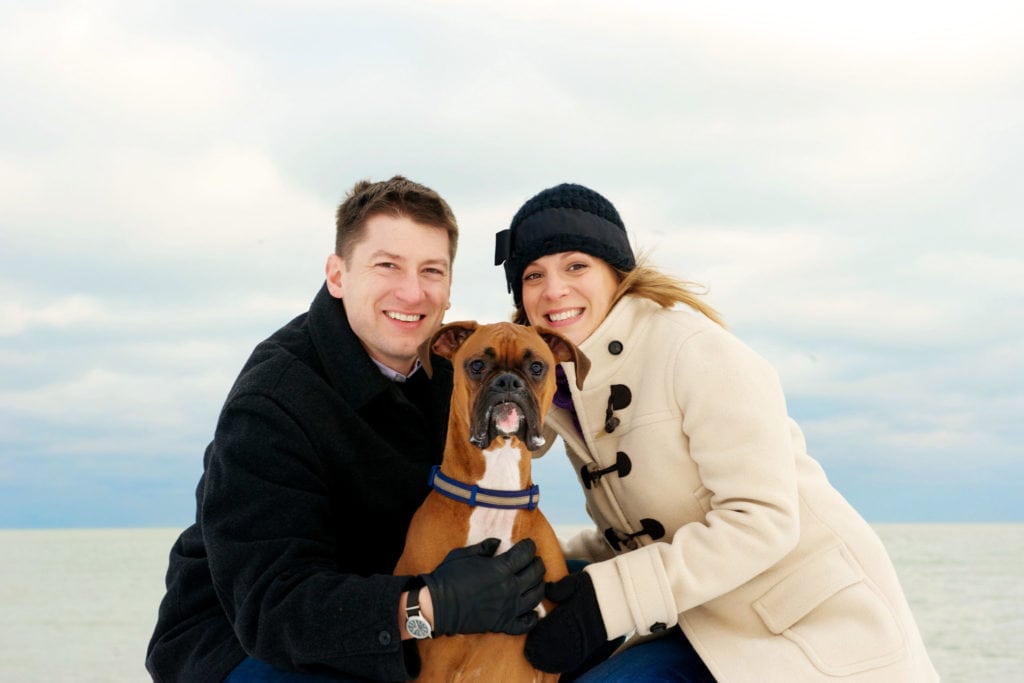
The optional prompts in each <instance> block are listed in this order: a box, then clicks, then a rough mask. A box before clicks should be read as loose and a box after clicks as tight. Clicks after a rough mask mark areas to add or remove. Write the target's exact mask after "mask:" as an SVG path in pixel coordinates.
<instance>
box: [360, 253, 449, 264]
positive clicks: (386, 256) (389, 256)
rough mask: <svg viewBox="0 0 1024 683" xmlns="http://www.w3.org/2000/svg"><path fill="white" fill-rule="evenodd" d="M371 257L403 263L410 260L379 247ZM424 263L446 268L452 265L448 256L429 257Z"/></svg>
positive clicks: (372, 258)
mask: <svg viewBox="0 0 1024 683" xmlns="http://www.w3.org/2000/svg"><path fill="white" fill-rule="evenodd" d="M370 259H371V260H377V259H387V260H388V261H402V262H403V263H404V262H405V261H408V259H407V258H405V257H404V256H399V255H398V254H392V253H391V252H390V251H387V250H385V249H378V250H377V251H375V252H373V253H372V254H370ZM422 265H427V266H444V267H445V268H448V267H450V265H451V264H450V262H449V261H448V259H446V258H433V259H427V260H426V261H424V262H423V263H422Z"/></svg>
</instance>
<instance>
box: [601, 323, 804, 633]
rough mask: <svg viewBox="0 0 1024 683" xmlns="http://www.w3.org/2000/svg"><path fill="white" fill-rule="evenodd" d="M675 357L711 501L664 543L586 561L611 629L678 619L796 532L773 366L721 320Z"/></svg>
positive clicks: (742, 577)
mask: <svg viewBox="0 0 1024 683" xmlns="http://www.w3.org/2000/svg"><path fill="white" fill-rule="evenodd" d="M671 367H672V374H671V377H672V382H673V393H674V395H675V401H676V404H677V408H678V410H679V411H681V414H682V417H683V419H682V430H683V432H684V436H685V439H684V441H685V442H686V443H688V448H689V456H690V457H691V458H692V459H693V461H694V462H695V463H696V465H697V467H698V471H699V474H700V478H701V483H702V485H703V486H704V487H705V488H706V489H707V490H709V491H711V493H712V495H711V511H710V512H709V513H708V514H707V516H706V520H704V522H703V523H701V522H691V523H689V524H685V525H683V526H682V527H680V528H679V529H678V530H677V531H676V533H675V534H674V536H673V537H672V538H671V541H670V542H668V543H664V542H659V543H652V544H650V545H646V546H642V547H640V548H637V549H635V550H632V551H629V552H627V553H624V554H622V555H620V556H618V557H616V558H613V559H611V560H608V561H605V562H601V563H597V564H592V565H589V566H588V567H587V568H586V571H587V572H588V573H590V574H591V576H592V578H593V579H594V585H595V589H596V591H597V596H598V602H599V604H600V607H601V613H602V616H603V618H604V620H605V626H606V628H607V630H608V635H609V637H616V636H619V635H623V634H626V633H629V632H630V631H632V630H633V629H636V630H637V632H638V633H640V634H641V635H646V634H647V633H649V632H650V628H651V626H652V625H656V624H664V625H666V626H672V625H674V624H675V623H677V621H678V614H679V613H680V612H683V611H686V610H688V609H691V608H693V607H696V606H697V605H701V604H703V603H705V602H707V601H709V600H711V599H713V598H716V597H718V596H720V595H723V594H725V593H727V592H729V591H731V590H733V589H735V588H736V587H738V586H740V585H742V584H743V583H745V582H747V581H749V580H750V579H752V578H753V577H754V576H756V575H758V574H759V573H761V572H762V571H764V570H766V569H767V568H769V567H771V566H772V565H773V564H775V563H776V562H778V561H779V560H780V559H781V558H783V557H784V556H785V555H786V554H787V553H789V551H790V550H792V549H793V548H794V547H795V545H796V543H797V540H798V538H799V505H798V494H797V474H796V463H795V459H794V454H793V444H792V439H791V433H790V428H789V419H788V417H787V414H786V406H785V399H784V397H783V394H782V388H781V385H780V383H779V381H778V377H777V376H776V373H775V371H774V370H773V369H772V368H771V366H770V365H769V364H768V363H767V362H766V361H765V360H764V359H763V358H761V357H760V356H759V355H757V354H756V353H754V352H753V351H751V350H750V349H749V348H748V347H746V346H745V345H743V344H742V343H741V342H740V341H739V340H738V339H736V338H735V337H734V336H732V335H731V334H729V333H728V332H726V331H724V330H720V329H718V328H714V329H711V328H709V329H705V330H704V331H702V332H699V333H697V334H694V335H692V336H691V337H689V338H688V339H686V340H685V341H684V342H683V343H682V344H681V345H680V346H679V349H678V351H677V352H676V355H675V358H674V365H673V366H671Z"/></svg>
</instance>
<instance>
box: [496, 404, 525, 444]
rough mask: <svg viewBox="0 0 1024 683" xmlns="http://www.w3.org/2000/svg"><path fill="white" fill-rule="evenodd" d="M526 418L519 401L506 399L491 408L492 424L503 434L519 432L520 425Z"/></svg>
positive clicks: (510, 434)
mask: <svg viewBox="0 0 1024 683" xmlns="http://www.w3.org/2000/svg"><path fill="white" fill-rule="evenodd" d="M525 419H526V415H524V414H523V411H522V409H521V408H520V407H519V404H518V403H513V402H512V401H506V402H505V403H499V404H498V405H496V406H494V407H493V408H491V424H493V425H494V430H495V431H496V432H497V433H498V434H501V435H503V436H512V435H513V434H518V433H519V427H520V426H521V425H522V424H523V421H524V420H525Z"/></svg>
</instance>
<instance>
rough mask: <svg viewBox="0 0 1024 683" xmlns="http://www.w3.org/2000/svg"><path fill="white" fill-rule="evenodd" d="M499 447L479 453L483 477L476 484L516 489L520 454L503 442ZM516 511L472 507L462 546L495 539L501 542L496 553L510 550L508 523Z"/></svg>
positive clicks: (516, 449) (484, 486)
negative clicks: (465, 537) (482, 464)
mask: <svg viewBox="0 0 1024 683" xmlns="http://www.w3.org/2000/svg"><path fill="white" fill-rule="evenodd" d="M502 442H503V445H502V446H499V447H498V448H495V449H493V450H489V451H483V454H484V462H485V463H486V468H485V469H484V476H483V477H482V478H481V479H480V480H479V481H478V482H476V483H477V485H478V486H480V487H482V488H488V489H499V490H505V491H514V490H518V489H519V488H520V483H519V459H520V458H521V457H522V453H521V452H520V450H519V449H518V448H512V447H511V446H510V445H509V443H508V440H507V439H502ZM518 512H519V511H518V510H499V509H496V508H487V507H479V506H478V507H476V508H474V509H473V512H472V514H470V516H469V538H468V539H467V540H466V545H472V544H474V543H479V542H480V541H482V540H484V539H485V538H497V539H499V540H500V541H501V545H499V546H498V550H497V553H496V554H500V553H503V552H505V551H506V550H508V549H509V548H511V547H512V524H513V522H514V521H515V518H516V514H517V513H518Z"/></svg>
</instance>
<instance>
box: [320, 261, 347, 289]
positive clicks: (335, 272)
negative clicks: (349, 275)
mask: <svg viewBox="0 0 1024 683" xmlns="http://www.w3.org/2000/svg"><path fill="white" fill-rule="evenodd" d="M344 269H345V261H344V260H343V259H342V258H341V257H340V256H338V255H337V254H331V255H330V256H328V257H327V264H326V265H325V266H324V277H326V279H327V291H328V292H330V294H331V296H333V297H334V298H335V299H344V298H345V297H344V292H345V290H344V288H343V287H342V286H341V280H342V278H341V275H342V271H343V270H344Z"/></svg>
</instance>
